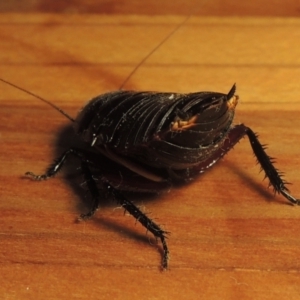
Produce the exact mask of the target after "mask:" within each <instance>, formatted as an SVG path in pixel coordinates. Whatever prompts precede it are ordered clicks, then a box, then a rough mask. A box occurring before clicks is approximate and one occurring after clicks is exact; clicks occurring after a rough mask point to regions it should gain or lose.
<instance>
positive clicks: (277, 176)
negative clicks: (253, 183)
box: [191, 124, 300, 205]
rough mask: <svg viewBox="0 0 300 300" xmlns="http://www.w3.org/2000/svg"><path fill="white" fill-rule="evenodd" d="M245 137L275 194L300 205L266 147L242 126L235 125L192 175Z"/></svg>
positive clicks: (213, 162) (210, 164)
mask: <svg viewBox="0 0 300 300" xmlns="http://www.w3.org/2000/svg"><path fill="white" fill-rule="evenodd" d="M245 135H247V136H248V138H249V141H250V144H251V147H252V150H253V152H254V155H255V156H256V158H257V160H258V162H259V164H260V165H261V168H262V169H263V170H264V172H265V175H266V177H268V179H269V180H270V184H271V185H272V186H273V188H274V190H275V192H276V193H280V194H282V195H283V196H284V197H285V198H286V199H287V200H289V201H290V202H291V203H293V204H297V205H300V200H299V199H296V198H295V197H293V196H292V195H291V194H290V193H289V190H288V188H287V187H286V186H285V185H286V182H285V181H284V180H283V179H282V173H281V172H280V171H278V170H277V169H276V168H275V167H274V159H272V158H271V157H270V156H268V154H267V153H266V151H265V149H266V146H264V145H262V144H261V143H260V142H259V140H258V137H257V135H256V134H255V133H254V132H253V131H252V130H251V129H250V128H249V127H247V126H245V125H244V124H239V125H235V126H234V127H232V128H231V129H230V131H229V132H228V135H227V137H226V139H225V141H224V143H223V145H222V147H220V148H219V149H217V150H216V151H215V152H214V153H213V154H212V155H211V156H210V157H209V158H208V159H207V160H205V161H203V162H202V163H201V164H199V165H198V166H197V167H195V168H194V169H192V170H191V172H193V173H202V172H203V171H205V170H206V169H208V168H210V167H211V166H213V165H214V164H215V163H216V162H217V161H218V160H219V159H220V158H221V157H223V156H224V155H225V154H226V153H227V152H228V151H230V150H231V149H232V148H233V147H234V146H235V145H236V144H237V143H238V142H239V141H240V140H241V138H243V137H244V136H245Z"/></svg>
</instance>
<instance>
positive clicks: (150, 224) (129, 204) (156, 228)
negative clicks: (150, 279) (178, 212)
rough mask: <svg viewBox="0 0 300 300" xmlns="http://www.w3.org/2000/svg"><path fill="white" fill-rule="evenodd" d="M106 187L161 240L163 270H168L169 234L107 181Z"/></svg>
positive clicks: (104, 183) (105, 182)
mask: <svg viewBox="0 0 300 300" xmlns="http://www.w3.org/2000/svg"><path fill="white" fill-rule="evenodd" d="M103 185H104V187H105V188H106V189H107V190H108V192H109V193H110V194H111V195H112V196H113V197H114V199H115V200H116V201H118V202H119V204H120V205H121V206H122V207H123V208H124V209H125V210H126V211H128V212H129V213H130V214H131V215H132V216H133V217H134V218H135V219H136V220H137V221H139V222H140V223H141V224H142V225H143V226H144V227H145V228H146V229H147V230H149V231H150V232H151V233H152V234H153V235H154V236H155V237H156V238H159V239H160V240H161V243H162V246H163V258H162V268H163V269H167V267H168V260H169V249H168V245H167V241H166V234H167V232H166V231H164V230H162V229H161V228H160V226H159V225H157V224H156V223H155V222H153V221H152V220H151V219H150V218H149V217H147V216H146V215H145V214H144V213H143V212H142V211H141V210H139V209H138V208H137V207H136V206H135V205H134V204H133V203H132V202H131V201H129V200H127V199H126V198H125V197H124V196H123V195H122V194H121V193H120V192H119V191H118V190H117V189H115V188H114V187H113V186H112V185H110V184H109V183H108V182H107V181H104V182H103Z"/></svg>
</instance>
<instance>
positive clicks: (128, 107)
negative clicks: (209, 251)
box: [26, 85, 300, 268]
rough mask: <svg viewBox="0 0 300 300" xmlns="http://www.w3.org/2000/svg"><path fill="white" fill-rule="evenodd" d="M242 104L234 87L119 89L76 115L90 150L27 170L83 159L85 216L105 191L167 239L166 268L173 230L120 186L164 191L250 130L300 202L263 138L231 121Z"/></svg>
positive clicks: (276, 177) (274, 175) (278, 186)
mask: <svg viewBox="0 0 300 300" xmlns="http://www.w3.org/2000/svg"><path fill="white" fill-rule="evenodd" d="M237 102H238V96H236V95H235V85H234V86H233V87H232V88H231V90H230V91H229V93H228V94H222V93H216V92H198V93H191V94H176V93H154V92H133V91H117V92H111V93H107V94H104V95H101V96H98V97H96V98H94V99H92V100H91V101H90V102H89V103H88V104H87V105H86V106H85V107H84V108H83V109H82V111H81V112H80V113H79V115H78V117H77V118H76V119H75V120H74V128H75V132H76V134H77V135H78V136H79V137H80V138H81V139H83V140H84V141H85V142H86V143H87V144H88V145H89V149H88V150H86V149H84V150H83V149H78V148H70V149H68V150H66V151H65V152H64V153H63V154H62V155H61V157H59V158H58V159H57V160H56V161H55V163H54V164H53V165H52V166H51V167H50V168H49V169H48V171H47V172H46V173H45V174H43V175H35V174H33V173H31V172H27V173H26V174H27V175H28V176H30V177H32V178H33V179H35V180H44V179H48V178H50V177H52V176H54V175H55V174H56V173H57V172H58V171H59V170H60V169H61V167H62V166H63V164H64V162H65V161H66V160H67V159H68V157H69V156H71V155H72V156H75V157H77V158H78V159H79V161H80V162H81V169H82V172H83V174H84V177H85V180H86V184H87V187H88V190H89V192H90V194H91V197H92V199H93V206H92V207H91V209H90V211H89V212H88V213H87V214H83V215H81V219H87V218H90V217H91V216H93V215H94V213H95V211H96V210H97V208H98V207H99V203H100V201H101V198H102V193H101V190H102V191H104V192H105V193H107V194H109V195H110V196H112V197H113V198H114V199H115V200H116V201H117V202H119V203H120V205H121V206H122V207H123V208H124V209H125V210H126V211H128V212H129V213H130V214H131V215H133V217H135V218H136V219H137V220H138V221H139V222H140V223H141V224H142V225H143V226H144V227H145V228H146V229H147V230H149V231H150V232H151V233H152V234H153V235H154V236H155V237H156V238H158V239H160V240H161V243H162V246H163V257H162V267H163V268H167V266H168V256H169V250H168V246H167V243H166V235H167V232H166V231H164V230H163V229H162V228H161V227H160V226H159V225H157V224H156V223H155V222H154V221H152V220H151V219H150V218H149V217H148V216H147V215H145V214H144V213H143V212H142V211H140V210H139V209H138V208H137V207H136V206H135V205H134V204H133V203H132V202H131V201H130V200H128V199H127V198H126V197H124V196H123V194H122V191H124V190H131V191H142V192H148V191H159V190H162V189H165V188H167V187H169V186H170V185H171V184H173V183H175V182H178V181H187V180H191V179H192V178H194V177H195V176H196V175H197V174H199V173H202V172H204V171H205V170H206V169H208V168H209V167H211V166H213V165H214V164H215V163H216V162H217V161H218V160H219V159H220V158H221V157H222V156H224V155H225V154H226V153H227V152H228V151H229V150H230V149H232V147H233V146H234V145H235V144H236V143H237V142H238V141H239V140H240V139H241V138H242V137H244V136H245V135H247V136H248V138H249V140H250V144H251V147H252V149H253V152H254V154H255V156H256V158H257V160H258V162H259V164H260V165H261V168H262V169H263V170H264V171H265V174H266V177H268V178H269V180H270V184H271V185H272V186H273V188H274V190H275V192H277V193H281V194H282V195H283V196H284V197H285V198H286V199H288V200H289V201H290V202H292V203H293V204H299V202H300V201H299V200H298V199H296V198H294V197H293V196H292V195H290V193H289V190H288V189H287V188H286V185H285V184H286V182H285V181H284V180H283V179H282V177H281V176H280V172H279V171H278V170H277V169H276V168H275V167H274V166H273V161H272V159H271V158H270V157H269V156H268V155H267V154H266V152H265V147H264V146H263V145H262V144H261V143H260V142H259V140H258V138H257V135H256V134H255V133H254V132H253V131H252V130H251V129H250V128H249V127H246V126H245V125H243V124H239V125H235V126H233V125H232V122H233V116H234V111H235V107H236V105H237ZM103 157H105V158H106V159H105V161H104V163H103Z"/></svg>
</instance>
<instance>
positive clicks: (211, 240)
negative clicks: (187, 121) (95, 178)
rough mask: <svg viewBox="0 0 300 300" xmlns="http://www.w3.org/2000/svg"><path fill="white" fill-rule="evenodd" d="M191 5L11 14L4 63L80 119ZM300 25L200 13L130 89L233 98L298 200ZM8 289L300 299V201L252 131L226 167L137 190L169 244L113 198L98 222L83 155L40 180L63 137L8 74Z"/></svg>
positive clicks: (15, 292) (1, 116) (2, 259)
mask: <svg viewBox="0 0 300 300" xmlns="http://www.w3.org/2000/svg"><path fill="white" fill-rule="evenodd" d="M184 18H185V16H133V15H128V16H104V15H101V16H100V15H89V16H88V15H68V16H66V15H59V14H46V15H45V14H36V13H35V14H27V15H24V14H2V15H1V19H0V38H1V44H0V74H1V77H2V78H4V79H5V80H8V81H11V82H12V83H14V84H17V85H19V86H21V87H23V88H25V89H27V90H29V91H32V92H34V93H36V94H39V95H41V96H43V97H45V98H47V99H49V100H51V101H52V102H53V103H55V104H56V105H58V106H60V107H61V108H62V109H64V110H65V111H67V112H68V113H69V114H70V115H72V116H76V113H77V112H78V110H79V109H80V108H81V107H82V106H83V105H84V104H85V102H86V101H87V100H89V99H90V98H92V97H93V96H95V95H98V94H101V93H103V92H106V91H110V90H114V89H118V88H119V87H120V86H121V84H122V83H123V82H124V80H125V78H126V77H127V76H128V74H129V73H130V72H131V71H132V69H133V68H134V67H135V66H136V65H137V64H138V63H139V62H140V61H141V60H142V59H143V58H144V57H145V56H146V55H147V54H148V53H149V52H150V51H151V50H152V49H154V48H155V47H156V46H157V45H158V44H159V43H160V42H161V41H162V40H163V39H164V38H165V37H166V36H167V35H168V34H170V32H171V31H172V30H173V29H174V28H175V27H176V26H177V25H178V24H180V22H182V21H183V20H184ZM299 48H300V22H299V20H298V19H290V18H288V19H283V18H234V17H227V18H214V17H207V18H203V17H201V18H199V17H191V18H190V19H189V20H188V21H187V22H186V23H185V24H184V25H182V26H181V28H180V29H179V30H178V31H177V32H176V33H175V34H174V35H173V36H172V37H171V38H170V39H169V40H168V41H167V42H166V43H164V44H163V45H162V46H161V47H160V48H159V49H158V50H157V51H156V52H155V53H154V54H153V55H152V56H151V57H150V58H149V59H148V60H147V61H146V62H145V63H144V64H143V65H142V66H141V67H140V68H139V69H138V71H137V72H136V73H135V74H134V75H133V76H132V77H131V78H130V81H129V82H128V83H127V84H126V86H125V88H126V89H137V90H159V91H178V92H189V91H199V90H213V91H220V92H224V93H226V92H227V91H228V90H229V89H230V87H231V85H232V84H233V83H234V82H237V87H238V94H239V95H240V99H241V100H240V103H239V105H238V107H237V114H236V119H235V120H236V123H240V122H243V123H245V124H247V125H248V126H250V127H251V128H252V129H253V130H254V131H257V132H259V134H260V139H261V141H262V142H263V143H267V144H268V145H269V149H268V153H269V154H270V155H271V156H275V157H277V158H278V159H277V164H276V166H277V167H278V168H279V169H280V170H283V171H284V172H285V173H286V177H285V178H286V179H287V180H288V181H290V182H293V185H291V186H290V188H291V190H292V192H293V194H294V195H295V196H297V195H298V197H299V195H300V187H299V186H300V172H299V166H300V158H299V138H300V118H299V115H300V103H299V99H300V89H299V79H300V56H299V50H298V49H299ZM0 86H1V93H0V103H1V111H0V124H1V125H0V130H1V131H0V133H1V136H0V137H1V140H0V141H1V147H0V159H1V169H0V178H1V185H0V193H1V194H0V197H1V202H0V207H1V218H0V228H1V230H0V234H1V235H0V264H1V285H0V295H2V296H3V297H2V298H3V299H39V298H43V299H74V298H75V299H77V298H78V299H79V298H80V299H85V298H88V299H107V298H109V297H110V298H113V299H170V298H175V299H199V298H202V299H237V298H241V299H283V298H284V299H286V298H288V299H299V292H300V285H299V284H300V275H299V270H300V262H299V255H300V250H299V249H300V242H299V234H300V233H299V232H300V222H299V219H300V211H299V208H298V207H293V206H291V205H289V204H288V203H286V201H285V200H284V199H283V198H282V197H280V196H276V197H273V194H272V191H271V190H268V189H267V181H262V179H263V175H262V174H259V167H258V166H257V165H255V159H254V158H253V155H252V152H251V149H250V145H249V143H248V141H247V139H244V140H242V141H241V143H240V144H239V145H237V146H236V147H235V149H234V150H233V151H231V152H230V154H229V155H227V156H226V157H225V158H224V159H223V160H222V161H221V162H219V164H218V165H217V166H215V167H214V168H213V169H211V170H210V171H208V172H207V173H205V174H204V175H203V176H201V177H199V178H198V179H196V180H195V181H194V182H192V183H190V184H188V185H186V186H184V187H182V188H174V189H172V190H171V191H170V192H166V193H163V194H161V195H158V196H153V197H149V196H141V195H138V196H130V197H132V198H133V199H135V200H136V201H137V203H138V205H139V206H140V207H141V208H142V209H144V210H145V211H146V212H151V214H150V215H151V217H153V218H155V220H157V222H158V223H159V224H162V226H163V227H164V228H165V229H167V230H168V231H170V232H171V234H170V235H169V239H168V242H169V247H170V251H171V260H170V269H169V270H168V271H167V272H163V273H162V272H160V271H159V264H160V258H161V257H160V245H158V246H157V245H156V243H155V241H154V240H153V239H152V237H151V236H150V234H146V233H145V230H144V229H143V228H142V227H141V226H140V225H139V224H135V221H134V220H133V219H132V218H131V217H130V216H127V215H125V216H124V215H123V211H122V210H121V209H118V207H116V205H115V204H114V203H107V204H104V205H103V208H101V210H100V211H99V212H98V213H97V215H96V216H95V218H93V219H92V220H90V221H89V222H84V223H79V224H78V223H76V222H75V220H76V217H77V216H78V215H79V214H80V213H81V212H82V211H85V210H86V209H87V204H86V205H84V202H86V201H85V197H84V193H83V192H82V190H81V188H80V187H79V184H80V183H81V178H80V175H79V174H78V173H79V172H78V170H76V167H77V166H78V165H77V164H76V161H74V162H72V163H71V164H70V165H69V166H68V167H67V169H66V171H65V172H62V173H61V174H60V175H58V176H57V177H56V178H54V179H52V180H49V181H47V182H33V181H31V180H28V179H25V178H23V176H22V174H24V173H25V172H26V171H28V170H30V171H34V172H37V173H41V172H43V171H44V170H45V169H46V168H47V166H48V165H49V164H50V163H51V162H52V161H53V159H54V158H55V157H56V156H57V155H58V153H61V151H63V150H64V149H66V148H67V147H69V146H70V145H74V143H75V144H77V141H76V137H73V135H72V131H71V129H70V128H69V127H70V124H69V122H68V120H66V119H65V118H64V117H63V116H61V115H60V114H58V113H57V112H56V111H54V110H53V109H51V108H50V107H48V106H47V105H45V104H44V103H42V102H40V101H38V100H37V99H35V98H33V97H31V96H30V95H27V94H24V93H22V92H20V91H18V90H16V89H13V88H12V87H10V86H8V85H5V84H3V83H0Z"/></svg>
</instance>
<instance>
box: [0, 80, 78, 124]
mask: <svg viewBox="0 0 300 300" xmlns="http://www.w3.org/2000/svg"><path fill="white" fill-rule="evenodd" d="M0 81H2V82H4V83H6V84H8V85H10V86H12V87H14V88H16V89H18V90H20V91H22V92H24V93H26V94H28V95H31V96H33V97H35V98H37V99H39V100H41V101H43V102H45V103H47V104H48V105H50V106H52V107H53V108H54V109H56V110H57V111H59V112H60V113H61V114H62V115H64V116H65V117H66V118H68V119H69V120H70V121H71V122H75V120H74V119H73V118H72V117H70V116H69V115H68V114H67V113H66V112H64V111H63V110H62V109H61V108H59V107H58V106H56V105H55V104H53V103H51V102H50V101H48V100H46V99H44V98H42V97H41V96H39V95H36V94H34V93H32V92H29V91H27V90H25V89H23V88H21V87H19V86H17V85H15V84H13V83H11V82H9V81H6V80H4V79H2V78H0Z"/></svg>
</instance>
